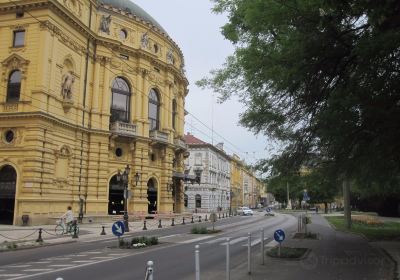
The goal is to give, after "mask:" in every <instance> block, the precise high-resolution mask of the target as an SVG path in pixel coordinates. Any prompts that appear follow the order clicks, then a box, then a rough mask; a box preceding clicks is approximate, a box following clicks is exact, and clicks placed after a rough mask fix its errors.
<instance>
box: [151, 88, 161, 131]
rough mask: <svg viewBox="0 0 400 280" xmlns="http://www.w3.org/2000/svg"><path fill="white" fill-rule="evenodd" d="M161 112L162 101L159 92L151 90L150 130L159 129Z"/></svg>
mask: <svg viewBox="0 0 400 280" xmlns="http://www.w3.org/2000/svg"><path fill="white" fill-rule="evenodd" d="M159 114H160V101H159V97H158V93H157V92H156V91H155V90H154V89H151V90H150V94H149V122H150V130H157V129H159V121H160V120H159Z"/></svg>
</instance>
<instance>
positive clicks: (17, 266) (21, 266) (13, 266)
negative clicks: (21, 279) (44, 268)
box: [7, 264, 32, 268]
mask: <svg viewBox="0 0 400 280" xmlns="http://www.w3.org/2000/svg"><path fill="white" fill-rule="evenodd" d="M30 266H32V265H31V264H13V265H7V267H11V268H23V267H30Z"/></svg>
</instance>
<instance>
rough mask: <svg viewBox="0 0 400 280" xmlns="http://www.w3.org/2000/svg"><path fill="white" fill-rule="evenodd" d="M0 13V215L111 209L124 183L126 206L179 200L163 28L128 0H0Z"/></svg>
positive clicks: (166, 208)
mask: <svg viewBox="0 0 400 280" xmlns="http://www.w3.org/2000/svg"><path fill="white" fill-rule="evenodd" d="M0 14H1V24H0V34H1V35H2V38H1V40H0V62H1V65H0V67H1V73H2V79H1V80H0V136H1V139H0V223H7V224H20V223H21V217H22V215H26V216H29V222H30V224H39V223H46V222H48V221H49V218H52V217H57V216H59V215H61V214H62V213H64V212H65V211H66V209H67V206H72V207H73V211H74V212H75V213H79V214H82V215H83V214H84V215H85V216H108V215H115V214H117V215H119V214H121V213H122V212H123V209H124V205H123V202H124V191H125V192H126V195H127V196H129V199H128V204H127V208H128V212H129V213H130V214H131V216H132V215H137V214H141V215H142V214H143V215H147V214H149V213H150V214H154V213H172V212H181V211H183V186H184V183H183V181H184V179H185V176H184V155H185V153H186V145H185V143H184V141H183V136H184V103H185V97H186V95H187V93H188V90H187V85H188V81H187V79H186V77H185V74H184V59H183V54H182V52H181V50H180V49H179V47H178V46H177V44H176V43H175V42H174V41H173V40H172V39H171V38H170V36H169V35H168V33H167V32H166V30H164V29H163V27H162V26H161V25H160V24H158V23H157V21H156V20H154V19H153V18H152V17H151V16H150V15H149V14H147V13H146V12H145V11H143V10H142V9H141V8H140V7H138V6H137V5H135V4H134V3H132V2H131V1H129V0H101V1H100V0H87V1H79V0H68V1H67V0H36V1H28V0H14V1H8V0H0ZM221 158H222V157H221V156H220V157H218V160H220V159H221ZM216 160H217V157H216V158H213V165H212V166H210V167H209V168H208V169H207V172H209V173H208V174H203V176H206V178H207V180H211V179H210V177H209V176H210V175H211V174H213V179H212V182H213V184H214V185H215V186H217V183H218V182H221V184H222V181H221V180H222V179H221V178H225V177H224V176H221V174H220V173H219V169H218V168H216V165H215V164H216V163H215V161H216ZM218 162H219V161H218ZM219 163H220V162H219ZM127 165H129V166H130V172H129V174H128V175H129V182H128V185H127V187H125V186H124V185H122V184H121V182H120V181H118V180H117V176H116V175H117V173H118V170H123V169H124V168H125V167H126V166H127ZM225 171H226V170H225ZM226 172H228V171H226ZM135 175H136V176H135ZM218 178H219V180H220V181H218ZM225 180H226V179H225ZM223 189H224V190H228V184H226V183H224V185H223ZM221 190H222V187H221ZM218 194H219V193H217V192H214V195H218ZM26 216H25V217H26Z"/></svg>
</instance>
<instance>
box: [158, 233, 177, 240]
mask: <svg viewBox="0 0 400 280" xmlns="http://www.w3.org/2000/svg"><path fill="white" fill-rule="evenodd" d="M177 235H181V234H171V235H166V236H161V237H159V238H158V239H165V238H169V237H173V236H177Z"/></svg>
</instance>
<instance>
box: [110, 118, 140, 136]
mask: <svg viewBox="0 0 400 280" xmlns="http://www.w3.org/2000/svg"><path fill="white" fill-rule="evenodd" d="M110 131H111V133H112V134H116V135H118V136H125V137H136V136H137V135H136V124H131V123H125V122H120V121H116V122H113V123H112V124H111V126H110Z"/></svg>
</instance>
